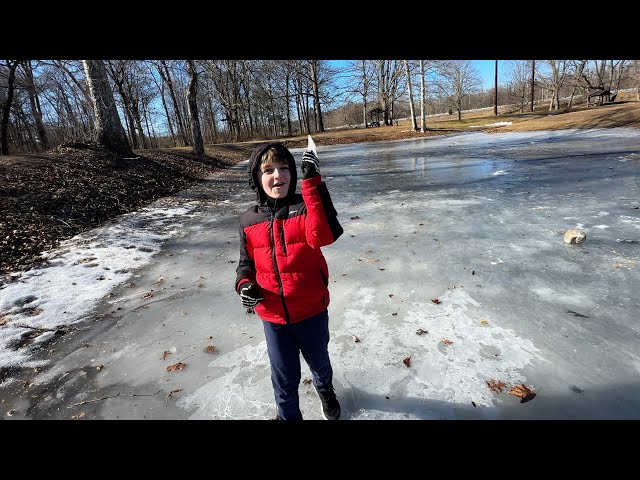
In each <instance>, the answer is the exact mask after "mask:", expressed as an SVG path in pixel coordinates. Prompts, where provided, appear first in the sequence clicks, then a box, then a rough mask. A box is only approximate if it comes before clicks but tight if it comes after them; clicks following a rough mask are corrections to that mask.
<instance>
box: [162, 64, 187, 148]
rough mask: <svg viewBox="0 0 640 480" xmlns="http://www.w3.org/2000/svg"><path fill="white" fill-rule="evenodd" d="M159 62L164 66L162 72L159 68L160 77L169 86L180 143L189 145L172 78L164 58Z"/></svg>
mask: <svg viewBox="0 0 640 480" xmlns="http://www.w3.org/2000/svg"><path fill="white" fill-rule="evenodd" d="M160 63H161V64H162V66H163V67H164V72H162V71H161V70H159V71H160V75H161V76H162V79H163V80H164V81H166V82H167V86H168V87H169V95H170V96H171V101H172V102H173V111H174V112H175V114H176V121H177V123H178V133H179V134H180V137H182V144H183V145H189V140H188V139H187V134H186V129H185V128H184V122H183V120H182V114H181V113H180V105H179V104H178V99H177V98H176V92H175V91H174V89H173V80H171V74H170V73H169V67H167V63H166V62H165V61H164V60H161V62H160Z"/></svg>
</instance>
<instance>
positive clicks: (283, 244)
mask: <svg viewBox="0 0 640 480" xmlns="http://www.w3.org/2000/svg"><path fill="white" fill-rule="evenodd" d="M280 241H281V242H282V253H283V254H285V255H286V254H287V244H286V243H284V223H283V224H282V225H280Z"/></svg>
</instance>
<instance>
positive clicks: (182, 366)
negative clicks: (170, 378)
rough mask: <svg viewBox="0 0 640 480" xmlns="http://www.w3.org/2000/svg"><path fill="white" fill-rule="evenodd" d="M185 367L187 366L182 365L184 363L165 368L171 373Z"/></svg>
mask: <svg viewBox="0 0 640 480" xmlns="http://www.w3.org/2000/svg"><path fill="white" fill-rule="evenodd" d="M186 366H187V364H186V363H184V362H178V363H174V364H173V365H169V366H168V367H167V372H173V371H174V370H182V369H183V368H185V367H186Z"/></svg>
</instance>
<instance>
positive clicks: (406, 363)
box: [402, 357, 411, 368]
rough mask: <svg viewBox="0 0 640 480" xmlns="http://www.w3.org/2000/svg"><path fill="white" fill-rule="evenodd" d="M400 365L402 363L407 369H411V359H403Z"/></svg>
mask: <svg viewBox="0 0 640 480" xmlns="http://www.w3.org/2000/svg"><path fill="white" fill-rule="evenodd" d="M402 363H404V364H405V366H406V367H407V368H411V357H407V358H405V359H404V360H402Z"/></svg>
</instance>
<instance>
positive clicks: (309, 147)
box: [307, 135, 318, 157]
mask: <svg viewBox="0 0 640 480" xmlns="http://www.w3.org/2000/svg"><path fill="white" fill-rule="evenodd" d="M307 139H308V143H307V151H308V152H313V154H314V155H315V156H316V157H317V156H318V151H317V150H316V142H314V141H313V138H311V135H307Z"/></svg>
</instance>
